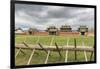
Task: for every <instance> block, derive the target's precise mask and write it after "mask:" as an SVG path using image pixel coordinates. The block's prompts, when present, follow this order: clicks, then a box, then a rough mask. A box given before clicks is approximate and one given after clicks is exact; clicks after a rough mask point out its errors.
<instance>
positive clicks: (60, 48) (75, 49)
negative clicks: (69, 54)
mask: <svg viewBox="0 0 100 69" xmlns="http://www.w3.org/2000/svg"><path fill="white" fill-rule="evenodd" d="M15 48H17V49H19V48H21V49H32V50H33V49H36V50H43V49H42V48H41V47H40V46H38V45H37V46H34V47H31V46H30V47H29V48H28V47H26V46H24V45H23V44H17V45H15ZM43 48H44V49H45V50H51V51H57V48H56V47H55V46H43ZM59 50H60V51H66V50H68V51H87V52H92V51H94V48H92V47H88V46H87V47H86V46H85V47H83V46H77V48H75V47H74V46H59Z"/></svg>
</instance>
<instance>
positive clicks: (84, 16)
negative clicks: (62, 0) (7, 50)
mask: <svg viewBox="0 0 100 69" xmlns="http://www.w3.org/2000/svg"><path fill="white" fill-rule="evenodd" d="M52 25H54V26H56V27H57V28H59V27H61V25H71V27H72V28H73V30H76V29H77V28H78V27H79V26H80V25H87V26H88V27H89V28H90V27H94V9H93V8H82V7H81V8H80V7H63V6H61V7H60V6H47V5H29V4H16V5H15V27H16V28H19V27H21V28H30V27H33V28H37V29H41V30H45V29H46V28H47V27H48V26H52Z"/></svg>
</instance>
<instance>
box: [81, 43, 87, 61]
mask: <svg viewBox="0 0 100 69" xmlns="http://www.w3.org/2000/svg"><path fill="white" fill-rule="evenodd" d="M82 45H83V47H84V42H82ZM84 56H85V61H86V62H87V61H88V59H87V55H86V51H84Z"/></svg>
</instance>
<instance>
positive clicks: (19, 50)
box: [15, 48, 25, 58]
mask: <svg viewBox="0 0 100 69" xmlns="http://www.w3.org/2000/svg"><path fill="white" fill-rule="evenodd" d="M19 52H22V53H23V54H24V55H25V53H24V52H23V50H22V49H21V48H18V51H17V53H16V55H15V58H16V57H17V55H18V54H19Z"/></svg>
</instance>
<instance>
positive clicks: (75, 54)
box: [74, 38, 77, 60]
mask: <svg viewBox="0 0 100 69" xmlns="http://www.w3.org/2000/svg"><path fill="white" fill-rule="evenodd" d="M74 46H75V48H76V38H74ZM75 60H77V51H76V50H75Z"/></svg>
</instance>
